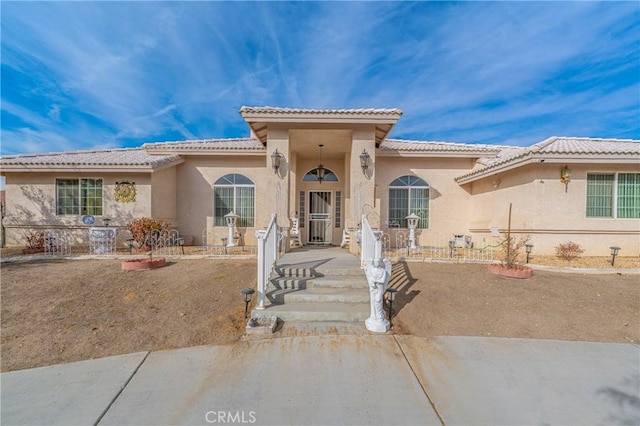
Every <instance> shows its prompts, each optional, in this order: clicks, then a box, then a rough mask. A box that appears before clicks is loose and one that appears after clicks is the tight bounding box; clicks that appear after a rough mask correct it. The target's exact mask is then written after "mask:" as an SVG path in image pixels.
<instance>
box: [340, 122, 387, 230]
mask: <svg viewBox="0 0 640 426" xmlns="http://www.w3.org/2000/svg"><path fill="white" fill-rule="evenodd" d="M363 150H366V151H367V153H368V154H369V157H370V159H369V168H368V169H367V170H366V171H364V172H363V171H362V168H361V167H360V154H362V151H363ZM375 162H376V141H375V131H374V128H373V126H372V127H371V128H369V129H362V130H354V131H353V141H352V143H351V153H350V165H349V185H350V188H349V189H350V195H351V197H350V198H351V202H350V203H349V205H348V206H347V207H348V208H349V210H350V211H347V218H349V221H350V222H351V223H353V226H356V225H357V224H358V223H360V221H361V218H362V215H363V214H367V213H370V212H372V211H375V212H376V213H377V214H376V213H373V214H369V216H368V218H369V223H370V224H371V226H372V227H374V228H379V227H380V214H379V213H380V212H379V210H380V206H377V205H376V204H375V199H374V197H375V190H374V188H375V172H376V167H375Z"/></svg>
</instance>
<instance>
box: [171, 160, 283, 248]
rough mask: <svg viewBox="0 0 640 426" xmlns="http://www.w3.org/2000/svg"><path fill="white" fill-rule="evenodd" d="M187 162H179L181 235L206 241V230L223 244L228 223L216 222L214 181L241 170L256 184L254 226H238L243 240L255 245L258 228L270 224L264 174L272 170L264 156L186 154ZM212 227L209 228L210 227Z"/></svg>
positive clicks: (177, 193)
mask: <svg viewBox="0 0 640 426" xmlns="http://www.w3.org/2000/svg"><path fill="white" fill-rule="evenodd" d="M184 158H185V162H184V163H182V164H180V165H179V166H177V174H176V178H177V180H176V183H177V185H176V211H177V222H178V230H179V231H180V234H181V235H191V236H193V237H194V244H196V245H201V244H204V241H203V232H207V233H208V234H209V235H210V238H211V241H212V244H215V245H220V244H221V241H220V239H221V238H222V237H226V236H227V232H228V231H227V227H226V226H225V227H220V226H217V227H214V226H213V223H214V221H213V217H214V216H213V198H214V197H213V185H214V183H215V182H216V181H217V180H218V179H219V178H221V177H222V176H224V175H226V174H229V173H239V174H242V175H244V176H246V177H248V178H249V179H251V180H252V181H253V183H254V184H255V212H256V214H255V227H253V228H239V229H238V230H237V231H238V232H240V234H241V237H242V238H241V244H245V245H255V244H256V238H255V230H256V229H257V228H263V227H266V226H267V225H268V224H269V219H270V217H271V213H270V212H268V211H267V209H266V208H265V205H266V204H267V197H272V196H273V194H270V193H268V192H267V184H266V183H265V177H266V176H267V173H272V172H271V169H270V168H269V169H267V168H266V167H265V163H264V156H240V155H221V156H185V157H184ZM207 230H209V231H207Z"/></svg>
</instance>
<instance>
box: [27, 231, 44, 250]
mask: <svg viewBox="0 0 640 426" xmlns="http://www.w3.org/2000/svg"><path fill="white" fill-rule="evenodd" d="M25 240H26V242H27V248H30V249H34V250H36V249H37V250H39V249H43V248H44V233H42V232H33V231H32V232H30V233H29V234H27V235H26V236H25Z"/></svg>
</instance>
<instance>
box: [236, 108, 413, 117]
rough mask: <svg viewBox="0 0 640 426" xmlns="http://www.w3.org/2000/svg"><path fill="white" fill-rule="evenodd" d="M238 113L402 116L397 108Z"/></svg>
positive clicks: (300, 109)
mask: <svg viewBox="0 0 640 426" xmlns="http://www.w3.org/2000/svg"><path fill="white" fill-rule="evenodd" d="M240 113H241V114H245V113H252V114H283V115H284V114H287V115H296V114H318V115H332V114H354V115H380V114H385V115H386V114H397V115H398V116H400V115H402V110H401V109H399V108H354V109H312V108H280V107H270V106H263V107H248V106H243V107H242V108H240Z"/></svg>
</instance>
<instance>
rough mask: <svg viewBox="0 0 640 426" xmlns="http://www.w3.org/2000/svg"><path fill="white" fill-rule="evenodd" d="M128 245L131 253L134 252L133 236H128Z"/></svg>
mask: <svg viewBox="0 0 640 426" xmlns="http://www.w3.org/2000/svg"><path fill="white" fill-rule="evenodd" d="M127 245H128V246H129V254H133V238H127Z"/></svg>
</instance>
